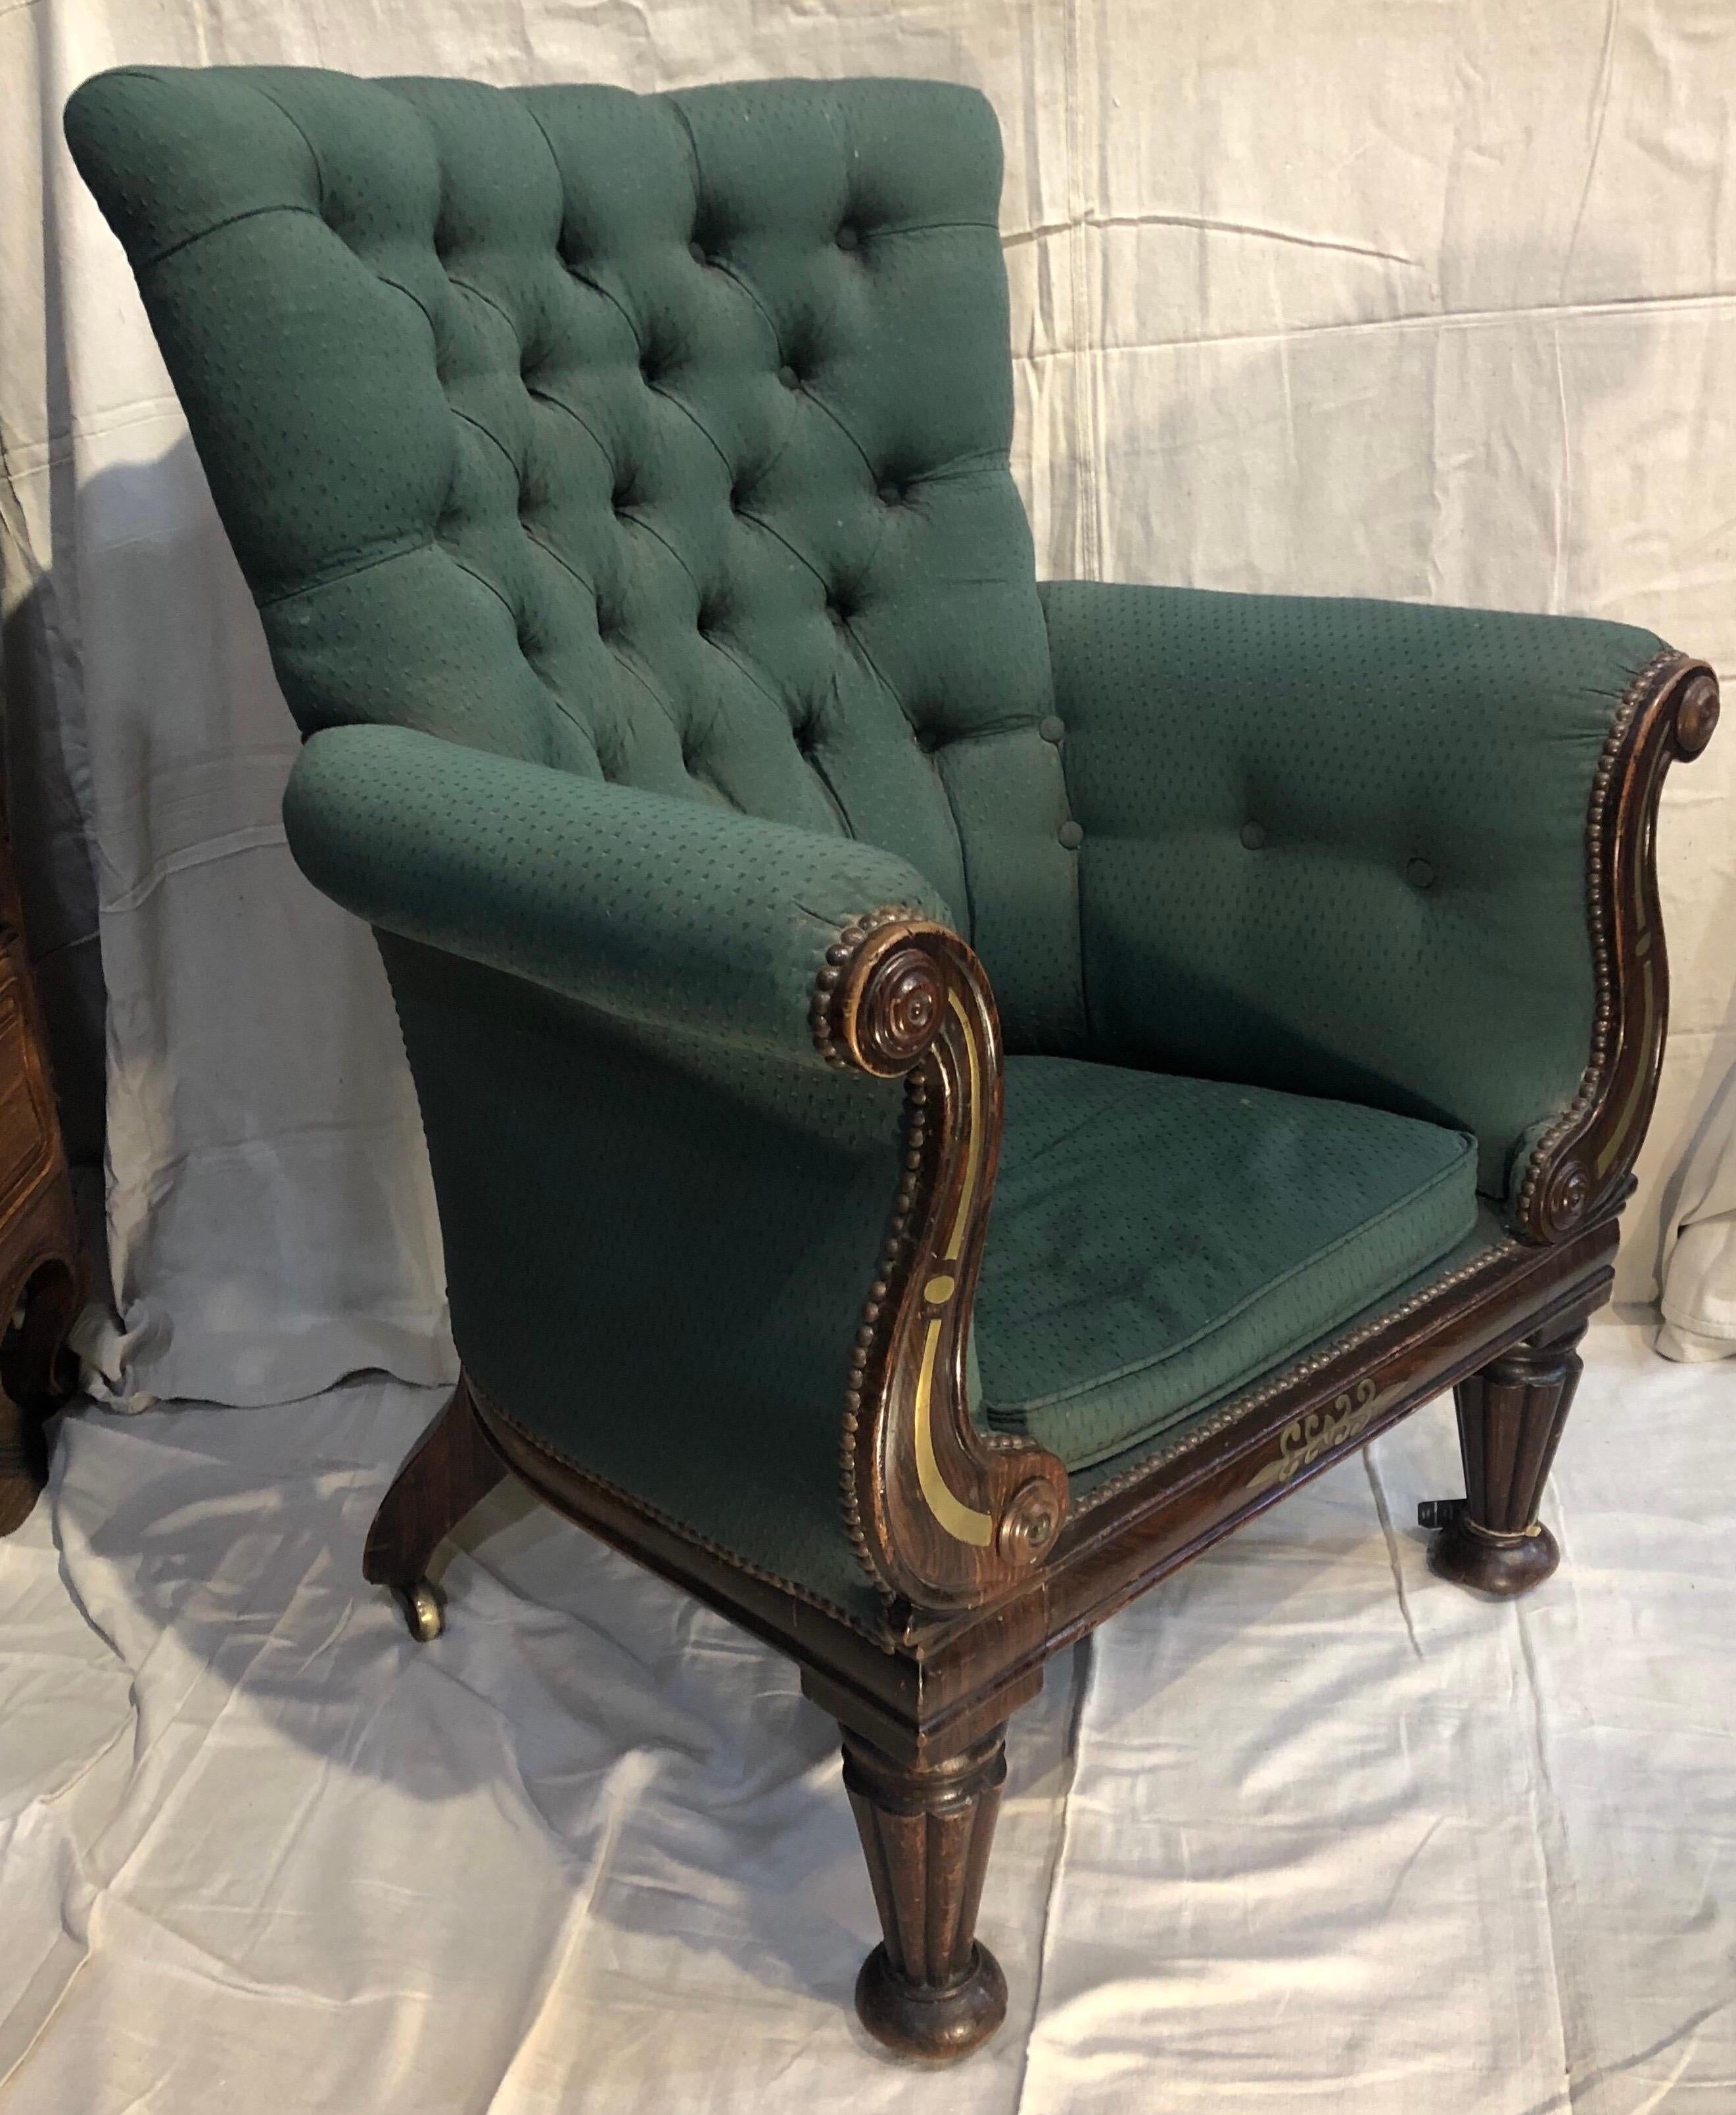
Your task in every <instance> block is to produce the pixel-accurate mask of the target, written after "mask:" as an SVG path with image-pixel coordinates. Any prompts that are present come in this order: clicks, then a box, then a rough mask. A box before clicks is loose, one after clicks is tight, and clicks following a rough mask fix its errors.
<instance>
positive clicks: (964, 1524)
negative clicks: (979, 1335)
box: [916, 992, 995, 1549]
mask: <svg viewBox="0 0 1736 2115" xmlns="http://www.w3.org/2000/svg"><path fill="white" fill-rule="evenodd" d="M947 1000H948V1003H949V1004H950V1006H951V1008H952V1011H953V1012H954V1013H955V1015H956V1016H958V1023H959V1029H960V1034H961V1035H962V1036H963V1038H964V1064H965V1070H966V1075H967V1079H968V1085H967V1086H966V1089H965V1094H964V1122H965V1124H966V1126H968V1128H967V1131H966V1134H965V1140H964V1181H963V1182H962V1183H960V1186H959V1201H958V1204H957V1207H956V1209H955V1211H954V1213H953V1216H952V1230H951V1232H950V1234H949V1235H948V1236H947V1239H946V1261H947V1262H948V1263H950V1264H955V1263H957V1261H958V1259H959V1255H960V1251H961V1250H963V1248H964V1230H965V1228H966V1227H968V1226H969V1223H970V1208H971V1204H972V1202H973V1200H974V1199H975V1196H976V1194H977V1178H978V1170H979V1168H980V1167H981V1163H982V1159H983V1140H982V1125H983V1114H982V1109H983V1074H982V1067H981V1065H980V1064H979V1062H978V1057H977V1039H976V1035H975V1034H974V1032H973V1030H972V1027H971V1021H970V1016H969V1014H968V1013H967V1012H965V1011H964V1005H963V1003H962V1002H961V1001H960V998H959V995H958V993H956V992H949V993H947ZM957 1284H958V1281H957V1279H956V1278H955V1276H954V1275H953V1273H951V1272H950V1271H941V1272H937V1273H936V1275H935V1276H934V1277H932V1278H930V1279H929V1280H928V1283H927V1284H926V1285H925V1286H924V1287H923V1299H924V1300H925V1301H928V1303H929V1305H931V1306H936V1307H943V1306H945V1305H946V1302H947V1301H949V1300H950V1299H951V1297H952V1296H953V1293H954V1291H955V1289H956V1287H957ZM940 1341H941V1318H940V1316H939V1315H938V1314H932V1315H930V1316H929V1318H928V1324H927V1325H926V1328H925V1330H924V1333H923V1362H922V1365H921V1367H920V1368H919V1369H918V1373H917V1376H916V1480H917V1482H918V1484H920V1485H921V1486H922V1493H923V1498H925V1499H926V1500H927V1501H928V1510H929V1512H932V1514H933V1515H934V1517H935V1518H936V1519H937V1521H939V1522H940V1524H941V1526H942V1527H943V1528H945V1529H946V1532H947V1534H948V1535H950V1536H951V1537H952V1539H953V1540H954V1541H955V1542H969V1543H973V1544H975V1545H976V1547H977V1548H979V1549H987V1547H988V1545H989V1544H990V1543H991V1542H992V1540H993V1539H994V1534H995V1523H994V1521H993V1520H992V1517H991V1516H989V1515H988V1514H987V1513H979V1512H977V1511H976V1509H975V1508H974V1507H971V1506H967V1505H966V1504H964V1502H963V1500H962V1499H960V1498H956V1497H955V1495H954V1494H953V1493H952V1491H951V1489H950V1488H949V1487H948V1484H947V1482H946V1478H945V1476H943V1475H941V1465H940V1461H939V1458H938V1457H937V1455H936V1453H935V1451H934V1361H935V1358H936V1356H937V1353H938V1351H939V1350H940Z"/></svg>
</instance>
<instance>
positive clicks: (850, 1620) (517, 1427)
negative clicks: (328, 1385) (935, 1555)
mask: <svg viewBox="0 0 1736 2115" xmlns="http://www.w3.org/2000/svg"><path fill="white" fill-rule="evenodd" d="M466 1383H467V1385H468V1386H469V1388H470V1389H471V1390H472V1392H474V1394H475V1395H476V1396H477V1397H479V1399H480V1400H481V1402H483V1404H484V1405H485V1406H486V1407H487V1410H488V1415H490V1416H492V1417H497V1418H498V1419H499V1420H500V1421H501V1423H502V1425H507V1426H509V1427H510V1428H511V1430H512V1431H513V1432H514V1433H515V1434H517V1436H518V1437H519V1438H520V1439H522V1440H523V1441H524V1443H525V1445H526V1446H527V1447H530V1448H531V1449H532V1450H533V1451H534V1452H536V1453H538V1454H542V1455H546V1456H547V1458H548V1459H549V1460H550V1461H558V1462H559V1463H560V1465H561V1467H562V1468H563V1469H566V1470H570V1472H571V1473H572V1474H573V1475H576V1476H580V1477H582V1478H583V1479H584V1481H585V1482H586V1483H588V1484H595V1485H596V1487H597V1489H598V1490H600V1491H607V1493H608V1494H609V1496H610V1497H611V1498H619V1499H621V1501H622V1502H623V1503H625V1504H626V1505H628V1506H630V1507H631V1508H632V1509H633V1510H634V1512H639V1513H643V1514H644V1516H645V1517H646V1518H647V1519H648V1520H653V1521H656V1522H657V1525H658V1526H659V1527H664V1528H667V1529H668V1530H669V1531H670V1532H671V1534H672V1535H679V1536H680V1538H681V1539H682V1541H684V1542H688V1543H691V1544H693V1546H694V1548H696V1549H703V1550H704V1551H706V1552H707V1553H708V1554H709V1555H710V1556H712V1557H717V1558H721V1559H722V1560H723V1562H725V1563H726V1564H727V1565H729V1566H730V1567H731V1569H732V1570H734V1571H740V1572H743V1573H744V1574H745V1575H746V1576H747V1577H749V1579H758V1580H759V1581H761V1582H762V1584H763V1585H767V1586H776V1587H777V1588H778V1589H779V1590H781V1592H783V1593H786V1594H793V1595H794V1596H795V1599H797V1600H798V1601H802V1602H804V1603H806V1604H807V1605H808V1607H809V1608H818V1610H819V1611H820V1612H821V1613H822V1615H827V1616H830V1617H832V1618H833V1619H834V1620H835V1621H836V1622H840V1623H842V1624H843V1625H844V1626H845V1627H846V1629H849V1630H852V1631H855V1632H856V1634H857V1635H858V1636H859V1637H864V1638H867V1639H868V1640H870V1641H871V1642H872V1643H873V1644H874V1645H878V1646H879V1648H880V1649H881V1650H882V1652H885V1653H890V1652H891V1651H892V1650H893V1649H894V1647H895V1640H894V1639H893V1638H892V1636H891V1633H890V1632H889V1631H886V1630H884V1629H880V1630H877V1629H875V1628H874V1627H873V1625H872V1624H868V1623H864V1622H863V1620H862V1618H861V1617H859V1616H853V1615H852V1614H851V1613H850V1611H849V1609H848V1608H840V1607H839V1605H838V1603H836V1601H828V1600H827V1598H826V1596H825V1595H824V1594H816V1593H815V1592H814V1591H813V1589H812V1588H811V1587H808V1586H803V1585H799V1584H798V1582H797V1581H795V1580H794V1579H786V1578H785V1577H784V1576H783V1574H782V1573H781V1572H779V1571H770V1570H768V1569H767V1567H765V1566H764V1565H763V1564H754V1563H753V1562H750V1561H749V1559H748V1558H744V1557H743V1556H741V1555H740V1554H739V1553H737V1552H736V1551H735V1550H733V1549H729V1548H726V1547H725V1546H724V1544H722V1543H721V1542H713V1541H712V1539H711V1537H710V1536H709V1535H701V1534H700V1533H699V1530H697V1529H696V1528H691V1527H689V1525H687V1523H686V1522H685V1521H683V1520H678V1519H677V1518H676V1516H675V1515H674V1514H673V1513H671V1512H665V1511H664V1510H663V1508H662V1507H661V1506H656V1505H653V1504H652V1503H650V1502H649V1500H648V1499H645V1498H640V1497H639V1494H638V1493H636V1492H634V1491H629V1490H626V1489H623V1488H622V1486H621V1484H616V1483H611V1481H610V1480H609V1479H608V1478H607V1476H599V1475H598V1474H597V1472H596V1470H594V1469H588V1468H586V1467H585V1466H584V1463H583V1462H580V1461H574V1460H573V1459H572V1458H571V1457H570V1455H566V1454H563V1453H562V1452H561V1449H560V1448H559V1447H556V1446H553V1445H552V1444H551V1443H550V1442H549V1441H547V1439H544V1438H543V1437H542V1435H541V1434H538V1433H535V1432H533V1431H531V1429H529V1426H528V1425H524V1424H522V1423H521V1422H520V1420H518V1419H517V1418H515V1416H514V1415H512V1412H511V1411H510V1410H508V1409H507V1408H506V1405H505V1404H504V1403H502V1402H500V1401H499V1400H498V1399H497V1397H494V1396H492V1395H490V1394H489V1393H488V1391H487V1390H486V1389H485V1388H482V1387H480V1386H479V1384H478V1383H476V1382H475V1381H474V1380H470V1379H469V1378H468V1376H467V1377H466Z"/></svg>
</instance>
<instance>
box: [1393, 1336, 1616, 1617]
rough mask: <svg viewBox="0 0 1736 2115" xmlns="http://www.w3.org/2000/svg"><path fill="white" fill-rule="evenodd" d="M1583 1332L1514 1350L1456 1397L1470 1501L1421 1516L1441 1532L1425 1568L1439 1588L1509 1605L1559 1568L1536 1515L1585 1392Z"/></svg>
mask: <svg viewBox="0 0 1736 2115" xmlns="http://www.w3.org/2000/svg"><path fill="white" fill-rule="evenodd" d="M1585 1328H1586V1325H1585V1324H1584V1322H1583V1320H1580V1321H1576V1322H1572V1323H1569V1324H1567V1325H1566V1326H1565V1327H1559V1328H1555V1329H1552V1330H1547V1331H1545V1332H1544V1333H1542V1334H1541V1335H1540V1336H1537V1337H1529V1338H1528V1339H1527V1340H1526V1341H1525V1342H1523V1343H1519V1344H1514V1345H1513V1346H1512V1347H1510V1348H1509V1350H1507V1351H1503V1352H1501V1353H1500V1356H1498V1357H1496V1358H1494V1359H1491V1360H1490V1361H1489V1363H1488V1365H1486V1366H1485V1367H1483V1368H1482V1370H1481V1372H1478V1373H1474V1374H1472V1375H1471V1376H1470V1378H1469V1379H1467V1380H1463V1381H1461V1382H1460V1383H1459V1386H1458V1387H1457V1388H1456V1389H1454V1396H1455V1397H1456V1399H1457V1402H1458V1408H1459V1452H1461V1454H1462V1455H1463V1457H1464V1465H1465V1496H1464V1497H1463V1498H1462V1499H1452V1498H1450V1499H1445V1500H1436V1502H1435V1503H1432V1504H1430V1505H1425V1506H1422V1507H1418V1512H1417V1518H1418V1523H1419V1524H1420V1525H1422V1526H1423V1527H1432V1528H1433V1529H1434V1530H1436V1532H1435V1535H1434V1537H1433V1539H1431V1542H1430V1544H1429V1548H1428V1561H1429V1566H1430V1568H1431V1570H1432V1571H1436V1572H1438V1573H1439V1574H1440V1576H1441V1577H1442V1578H1443V1579H1451V1580H1454V1581H1456V1582H1457V1584H1458V1585H1461V1586H1471V1587H1475V1588H1476V1589H1477V1590H1478V1591H1479V1592H1481V1593H1484V1594H1500V1595H1503V1596H1504V1597H1511V1596H1512V1595H1514V1594H1524V1593H1528V1592H1529V1591H1530V1590H1531V1589H1532V1587H1533V1586H1539V1585H1541V1584H1542V1583H1543V1581H1545V1580H1546V1579H1547V1578H1548V1576H1550V1573H1551V1572H1552V1571H1554V1570H1555V1567H1556V1566H1557V1565H1558V1564H1559V1563H1560V1562H1561V1553H1560V1550H1559V1549H1558V1548H1556V1546H1555V1537H1554V1536H1553V1535H1551V1534H1550V1531H1549V1530H1548V1529H1547V1528H1546V1527H1545V1526H1544V1525H1542V1523H1541V1521H1539V1520H1538V1518H1537V1507H1538V1506H1539V1504H1540V1503H1541V1500H1542V1497H1543V1484H1544V1480H1545V1479H1546V1477H1547V1476H1548V1475H1549V1470H1550V1463H1551V1462H1552V1461H1554V1460H1555V1448H1556V1446H1557V1444H1558V1443H1560V1438H1561V1428H1562V1426H1563V1425H1564V1424H1565V1423H1566V1422H1567V1413H1568V1411H1569V1407H1570V1406H1571V1405H1572V1403H1573V1390H1574V1389H1575V1388H1577V1387H1578V1384H1579V1375H1580V1373H1581V1371H1582V1370H1583V1368H1582V1364H1581V1360H1580V1358H1579V1354H1578V1351H1576V1350H1575V1349H1574V1347H1575V1346H1576V1345H1577V1344H1578V1342H1579V1340H1580V1338H1581V1337H1583V1335H1584V1334H1585Z"/></svg>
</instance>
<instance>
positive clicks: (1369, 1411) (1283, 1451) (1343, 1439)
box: [1243, 1376, 1375, 1491]
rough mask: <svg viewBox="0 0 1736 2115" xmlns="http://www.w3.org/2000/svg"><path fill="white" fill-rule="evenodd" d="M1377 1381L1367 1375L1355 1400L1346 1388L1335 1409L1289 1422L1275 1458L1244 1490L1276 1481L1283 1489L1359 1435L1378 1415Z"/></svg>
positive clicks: (1250, 1479)
mask: <svg viewBox="0 0 1736 2115" xmlns="http://www.w3.org/2000/svg"><path fill="white" fill-rule="evenodd" d="M1374 1397H1375V1386H1374V1383H1373V1382H1372V1380H1370V1379H1367V1377H1366V1376H1365V1377H1364V1378H1363V1379H1361V1380H1359V1381H1358V1383H1357V1384H1356V1399H1355V1401H1354V1402H1353V1401H1352V1400H1351V1397H1350V1393H1349V1390H1348V1389H1346V1390H1345V1392H1344V1393H1343V1394H1342V1395H1340V1396H1338V1397H1335V1398H1334V1400H1333V1403H1332V1407H1331V1410H1311V1411H1309V1412H1308V1415H1307V1416H1306V1417H1299V1418H1297V1419H1296V1420H1294V1423H1293V1424H1289V1425H1285V1428H1284V1434H1283V1437H1282V1438H1280V1440H1279V1442H1278V1452H1277V1453H1276V1456H1275V1457H1273V1459H1272V1460H1271V1461H1267V1462H1263V1463H1262V1465H1261V1466H1260V1467H1259V1468H1257V1470H1255V1471H1254V1473H1253V1475H1251V1476H1250V1477H1249V1478H1248V1481H1247V1483H1246V1484H1244V1486H1243V1489H1244V1490H1248V1491H1265V1490H1269V1489H1271V1486H1272V1485H1273V1484H1278V1485H1279V1486H1280V1488H1281V1487H1282V1486H1283V1485H1284V1484H1287V1483H1289V1480H1290V1479H1291V1477H1292V1476H1294V1475H1295V1474H1296V1473H1297V1471H1298V1470H1300V1469H1306V1468H1307V1467H1308V1466H1309V1465H1310V1464H1311V1463H1312V1462H1315V1461H1318V1460H1319V1459H1320V1457H1321V1455H1322V1454H1325V1453H1327V1452H1330V1451H1331V1449H1332V1448H1333V1447H1344V1446H1347V1445H1349V1443H1350V1441H1351V1440H1353V1439H1355V1438H1359V1437H1360V1436H1361V1434H1363V1432H1365V1431H1366V1430H1367V1428H1368V1423H1369V1420H1371V1419H1372V1417H1373V1415H1374Z"/></svg>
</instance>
